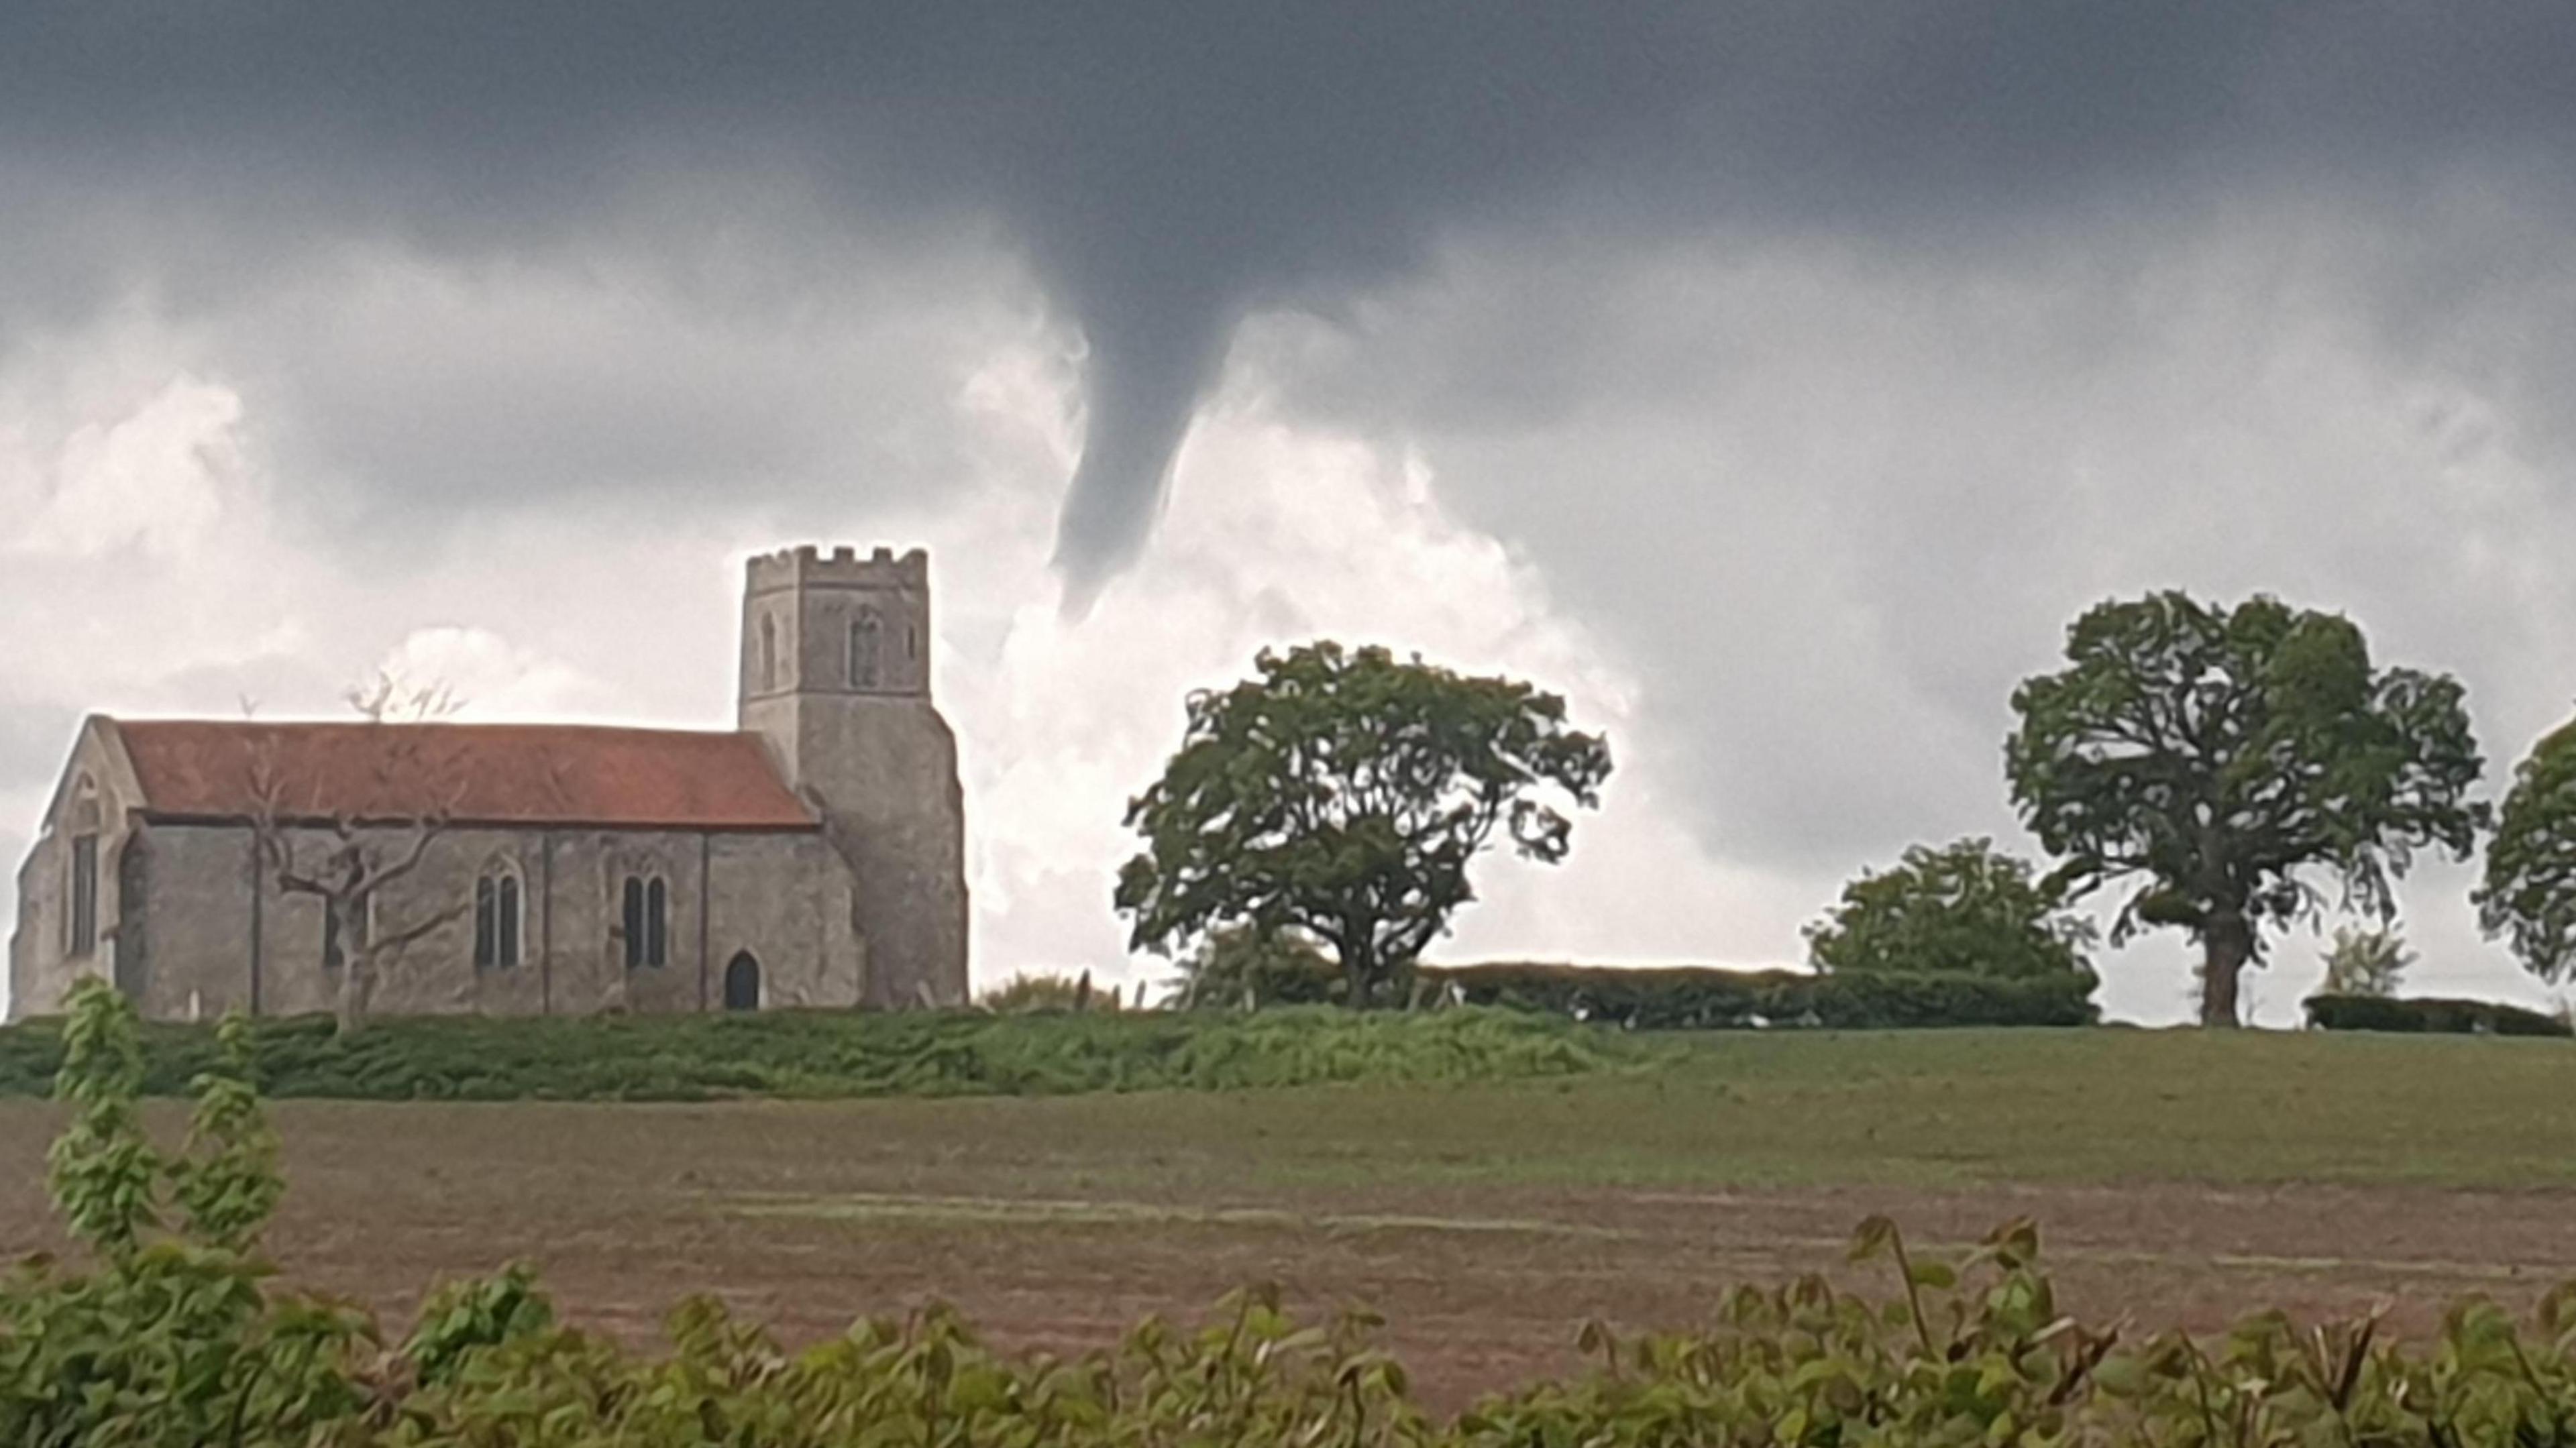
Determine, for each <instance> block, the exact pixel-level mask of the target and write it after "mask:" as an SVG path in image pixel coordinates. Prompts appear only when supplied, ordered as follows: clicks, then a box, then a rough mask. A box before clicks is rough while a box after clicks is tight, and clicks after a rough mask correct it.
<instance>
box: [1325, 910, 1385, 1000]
mask: <svg viewBox="0 0 2576 1448" xmlns="http://www.w3.org/2000/svg"><path fill="white" fill-rule="evenodd" d="M1373 934H1374V932H1372V931H1369V930H1367V929H1365V928H1363V929H1356V930H1354V929H1345V930H1344V931H1343V932H1342V936H1341V938H1340V939H1339V940H1336V941H1334V942H1333V949H1334V951H1335V952H1336V953H1338V954H1339V955H1340V956H1341V957H1342V1004H1343V1005H1344V1006H1345V1007H1347V1008H1349V1009H1351V1010H1355V1011H1362V1010H1366V1009H1368V1007H1369V1004H1370V999H1369V998H1370V997H1371V996H1372V995H1373V994H1375V987H1376V985H1377V959H1376V956H1375V953H1374V952H1373V951H1372V950H1371V949H1370V947H1371V945H1373V944H1374V943H1375V942H1374V940H1373V938H1372V937H1373Z"/></svg>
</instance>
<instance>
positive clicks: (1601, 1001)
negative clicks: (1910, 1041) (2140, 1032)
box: [1421, 964, 2099, 1030]
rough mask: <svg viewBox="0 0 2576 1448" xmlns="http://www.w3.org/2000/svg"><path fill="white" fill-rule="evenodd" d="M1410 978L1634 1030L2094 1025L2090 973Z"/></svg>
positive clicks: (1607, 973)
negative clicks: (2012, 977)
mask: <svg viewBox="0 0 2576 1448" xmlns="http://www.w3.org/2000/svg"><path fill="white" fill-rule="evenodd" d="M1421 974H1422V975H1423V976H1424V978H1426V979H1427V980H1430V981H1432V982H1434V983H1437V984H1442V985H1448V986H1454V987H1455V988H1456V991H1457V994H1458V996H1459V998H1461V999H1462V1000H1464V1001H1465V1002H1466V1003H1468V1004H1470V1005H1479V1006H1505V1007H1509V1008H1512V1009H1516V1010H1526V1011H1543V1012H1547V1013H1549V1014H1553V1015H1561V1016H1568V1017H1571V1018H1574V1019H1577V1020H1584V1021H1597V1022H1608V1023H1612V1024H1617V1025H1622V1026H1628V1027H1632V1028H1635V1029H1639V1030H1741V1029H1747V1028H1758V1027H1766V1026H1768V1027H1782V1026H1823V1027H1830V1028H1834V1029H1840V1030H1861V1029H1881V1028H1889V1027H1915V1026H2083V1025H2091V1024H2092V1023H2093V1022H2094V1021H2095V1020H2097V1019H2098V1018H2099V1013H2098V1012H2097V1011H2096V1010H2095V1008H2094V1006H2093V1001H2092V995H2093V986H2094V980H2093V977H2092V976H2090V975H2067V976H2063V977H2059V978H2055V979H2040V980H2001V979H1996V978H1994V977H1991V976H1981V975H1932V974H1920V975H1894V974H1878V973H1874V972H1873V973H1868V974H1862V973H1852V974H1845V975H1805V974H1801V973H1799V972H1796V971H1786V970H1760V971H1739V970H1719V969H1715V968H1711V967H1706V966H1669V967H1661V968H1652V969H1622V968H1616V967H1608V966H1580V965H1518V964H1512V965H1470V966H1454V967H1446V968H1440V969H1433V968H1430V967H1425V968H1424V969H1423V971H1422V972H1421Z"/></svg>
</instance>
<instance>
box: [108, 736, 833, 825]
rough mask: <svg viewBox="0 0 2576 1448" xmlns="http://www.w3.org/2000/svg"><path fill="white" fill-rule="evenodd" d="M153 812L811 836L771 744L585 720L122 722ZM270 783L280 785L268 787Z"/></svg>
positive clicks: (806, 816) (753, 738)
mask: <svg viewBox="0 0 2576 1448" xmlns="http://www.w3.org/2000/svg"><path fill="white" fill-rule="evenodd" d="M112 722H113V724H114V727H115V729H116V731H117V733H118V734H119V735H120V736H121V737H122V738H123V739H124V741H125V750H126V754H127V756H128V757H129V758H131V759H132V760H133V761H134V772H135V774H136V775H137V776H138V777H139V779H140V782H141V783H142V786H143V800H144V804H143V807H144V809H145V810H146V811H148V812H150V813H153V814H157V815H163V816H177V817H183V818H216V819H242V818H248V817H250V816H252V815H255V814H257V813H258V812H259V811H260V808H261V796H262V794H263V793H266V794H268V795H270V796H272V797H273V798H274V799H275V800H276V801H277V804H276V806H275V807H276V809H277V811H278V813H280V814H282V815H286V816H290V817H294V818H309V819H318V818H334V817H339V816H343V815H345V816H348V817H351V818H354V819H371V820H396V819H413V818H419V817H422V816H424V815H439V816H443V817H444V818H447V819H449V820H452V821H455V822H457V823H474V824H510V825H563V826H575V825H596V826H613V827H624V828H657V829H714V830H748V829H813V828H815V827H816V825H815V821H814V817H813V815H811V814H810V813H808V812H807V811H806V809H805V806H804V805H803V804H802V803H800V802H799V801H798V800H797V798H796V796H795V795H794V794H793V793H792V792H790V791H789V790H788V788H787V786H786V783H785V782H784V781H783V780H781V779H780V778H779V776H778V771H777V769H776V768H775V767H773V766H772V765H771V763H770V761H769V755H768V752H767V751H766V750H765V749H763V748H762V747H761V742H760V739H759V738H758V736H756V735H751V734H716V733H705V732H696V731H689V730H678V729H610V728H599V727H594V726H591V725H585V724H444V723H442V724H367V723H347V724H341V723H333V724H286V723H278V724H270V723H263V722H260V721H257V720H241V721H233V720H201V719H129V720H116V721H112ZM263 777H265V778H267V779H269V780H271V781H274V783H273V784H272V785H270V786H268V787H266V789H265V790H263V786H262V785H261V783H260V781H261V780H262V778H263Z"/></svg>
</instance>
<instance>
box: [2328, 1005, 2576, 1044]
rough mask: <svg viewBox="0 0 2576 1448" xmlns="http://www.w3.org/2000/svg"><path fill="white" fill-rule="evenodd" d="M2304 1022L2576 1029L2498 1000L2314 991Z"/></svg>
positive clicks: (2429, 1029)
mask: <svg viewBox="0 0 2576 1448" xmlns="http://www.w3.org/2000/svg"><path fill="white" fill-rule="evenodd" d="M2307 1005H2308V1024H2309V1025H2310V1026H2313V1027H2315V1028H2316V1029H2318V1030H2321V1031H2405V1032H2421V1033H2429V1034H2437V1035H2440V1034H2448V1035H2463V1036H2467V1035H2478V1036H2565V1035H2571V1034H2576V1029H2572V1028H2570V1027H2569V1025H2568V1024H2567V1022H2565V1021H2563V1020H2560V1019H2559V1018H2558V1017H2556V1016H2546V1015H2542V1014H2541V1013H2540V1012H2538V1011H2528V1010H2524V1009H2523V1008H2522V1007H2520V1006H2513V1005H2506V1004H2505V1003H2504V1002H2502V1001H2471V1000H2452V999H2446V998H2444V997H2440V996H2414V997H2410V998H2408V999H2405V1000H2395V999H2391V998H2390V997H2387V996H2373V995H2312V996H2310V997H2308V1002H2307Z"/></svg>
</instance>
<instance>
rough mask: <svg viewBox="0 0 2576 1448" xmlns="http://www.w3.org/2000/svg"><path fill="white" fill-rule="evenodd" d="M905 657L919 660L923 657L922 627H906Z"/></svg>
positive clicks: (904, 632) (904, 640)
mask: <svg viewBox="0 0 2576 1448" xmlns="http://www.w3.org/2000/svg"><path fill="white" fill-rule="evenodd" d="M903 656H904V657H905V658H907V659H917V658H920V657H921V626H920V625H919V624H912V625H908V626H906V627H905V629H904V631H903Z"/></svg>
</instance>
